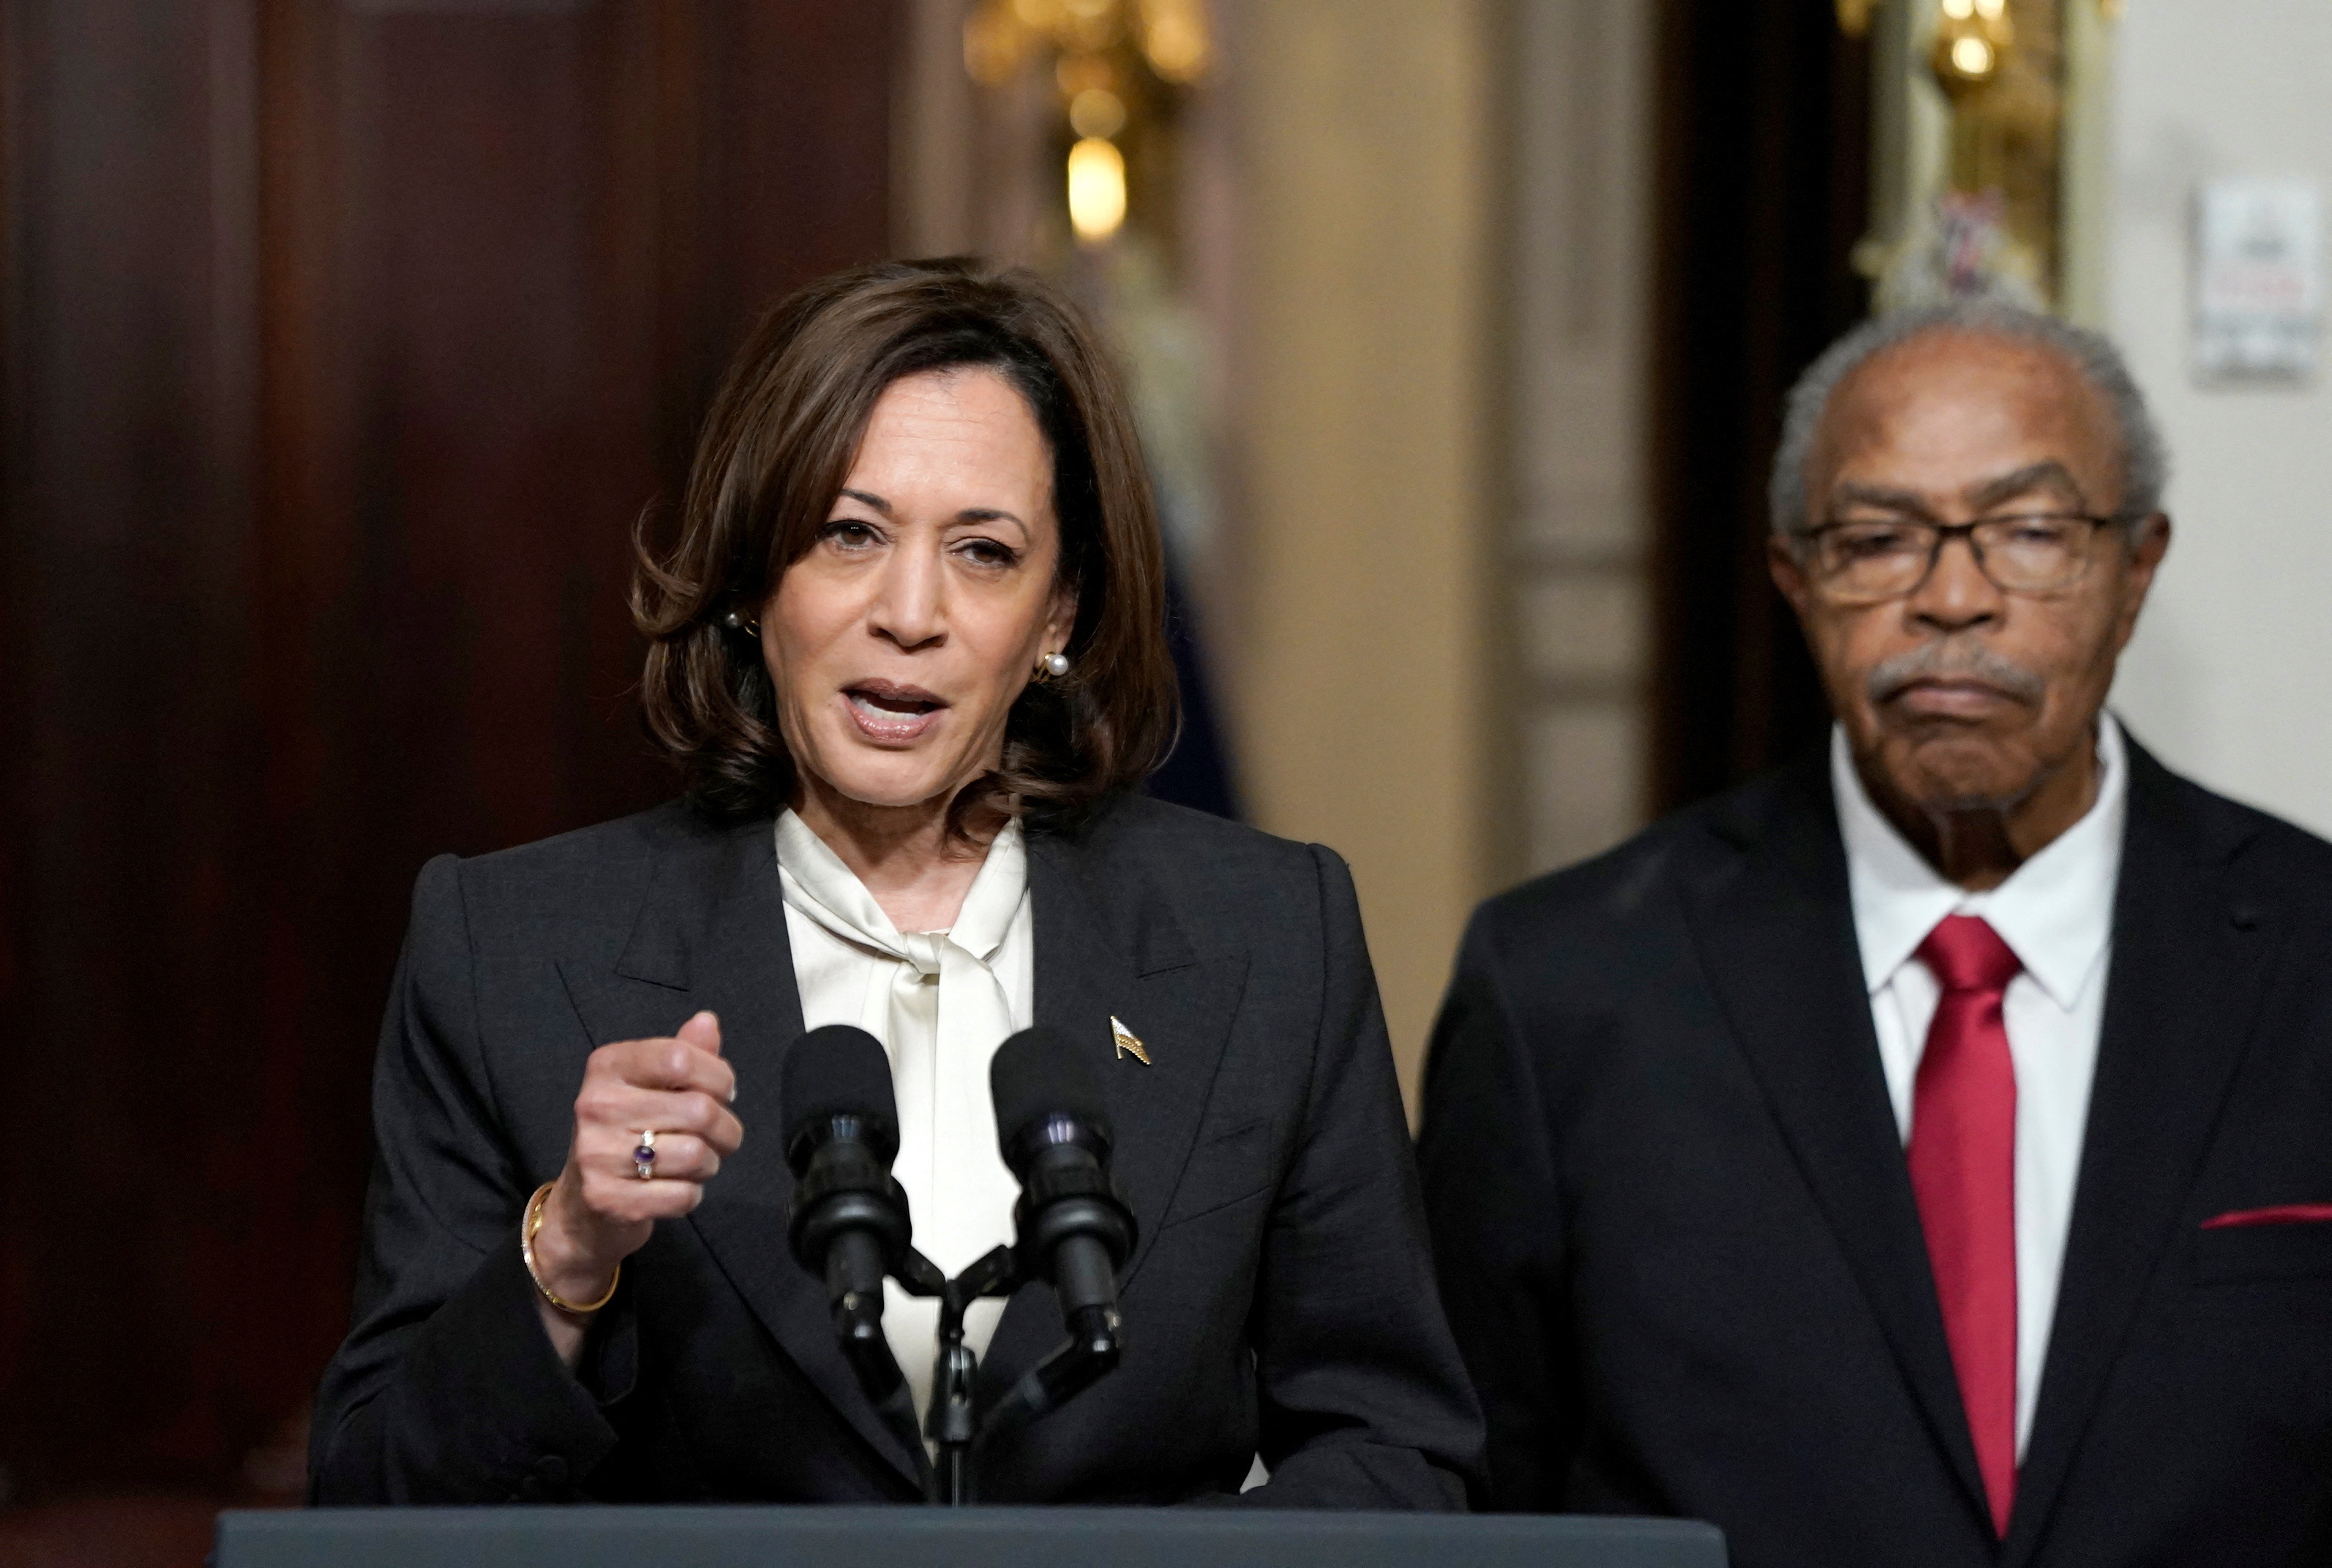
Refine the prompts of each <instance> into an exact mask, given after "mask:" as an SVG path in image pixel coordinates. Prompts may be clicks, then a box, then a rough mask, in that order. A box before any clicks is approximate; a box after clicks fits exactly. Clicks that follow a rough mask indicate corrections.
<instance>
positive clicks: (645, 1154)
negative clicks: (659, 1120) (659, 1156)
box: [632, 1127, 656, 1181]
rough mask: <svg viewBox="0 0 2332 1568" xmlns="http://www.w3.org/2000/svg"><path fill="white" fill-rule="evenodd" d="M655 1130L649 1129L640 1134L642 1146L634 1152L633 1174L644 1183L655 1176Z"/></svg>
mask: <svg viewBox="0 0 2332 1568" xmlns="http://www.w3.org/2000/svg"><path fill="white" fill-rule="evenodd" d="M655 1138H656V1135H655V1128H653V1127H651V1128H649V1129H647V1131H645V1132H644V1133H641V1134H640V1146H639V1147H638V1148H636V1149H635V1150H633V1151H632V1172H633V1174H635V1175H636V1176H637V1177H638V1178H639V1179H640V1180H641V1181H651V1180H653V1179H654V1178H655Z"/></svg>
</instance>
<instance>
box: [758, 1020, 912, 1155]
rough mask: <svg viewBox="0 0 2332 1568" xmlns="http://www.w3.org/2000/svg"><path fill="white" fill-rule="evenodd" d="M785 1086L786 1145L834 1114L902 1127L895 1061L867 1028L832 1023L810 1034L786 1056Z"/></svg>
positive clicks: (796, 1043)
mask: <svg viewBox="0 0 2332 1568" xmlns="http://www.w3.org/2000/svg"><path fill="white" fill-rule="evenodd" d="M781 1082H782V1085H783V1086H782V1087H781V1088H780V1089H779V1095H781V1100H780V1104H781V1105H782V1108H783V1109H784V1111H785V1117H786V1141H787V1143H792V1142H793V1139H794V1134H796V1133H799V1132H801V1131H803V1130H804V1129H805V1128H807V1127H809V1126H812V1125H815V1124H816V1123H820V1122H824V1121H827V1120H828V1119H829V1118H831V1117H835V1116H840V1115H855V1116H871V1117H875V1118H878V1119H880V1120H881V1121H883V1122H884V1123H888V1124H890V1125H891V1126H893V1127H896V1126H897V1125H898V1124H899V1101H898V1096H897V1095H895V1094H894V1093H893V1091H892V1088H891V1058H890V1057H888V1056H884V1054H883V1045H882V1042H881V1041H879V1040H877V1039H876V1038H875V1037H874V1036H873V1035H870V1034H868V1033H867V1032H866V1031H865V1029H861V1028H852V1027H851V1026H850V1025H848V1024H828V1025H827V1026H826V1027H825V1028H817V1029H812V1030H810V1031H809V1033H808V1034H806V1035H804V1036H802V1037H801V1038H799V1039H798V1040H796V1041H795V1042H794V1043H793V1048H792V1049H790V1050H788V1052H786V1066H785V1076H784V1078H783V1079H782V1080H781Z"/></svg>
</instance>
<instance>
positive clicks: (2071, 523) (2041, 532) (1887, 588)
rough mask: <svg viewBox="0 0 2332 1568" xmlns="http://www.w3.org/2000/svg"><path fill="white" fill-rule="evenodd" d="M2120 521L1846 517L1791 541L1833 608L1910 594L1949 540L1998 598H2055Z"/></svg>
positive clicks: (2062, 515)
mask: <svg viewBox="0 0 2332 1568" xmlns="http://www.w3.org/2000/svg"><path fill="white" fill-rule="evenodd" d="M2119 521H2121V520H2120V519H2118V518H2112V517H2085V516H2083V515H2081V514H2080V513H2079V512H2018V513H2016V514H2014V515H2013V516H2007V517H1985V518H1979V519H1977V520H1976V521H1974V522H1953V523H1942V522H1923V521H1916V520H1915V519H1911V518H1868V519H1862V518H1849V519H1841V520H1840V521H1833V522H1826V523H1823V524H1822V525H1821V527H1819V528H1811V529H1808V530H1806V531H1803V532H1802V533H1801V534H1799V535H1798V537H1799V539H1801V540H1803V541H1804V547H1805V552H1806V556H1807V558H1808V560H1809V564H1810V565H1811V568H1812V576H1813V579H1814V584H1815V587H1816V588H1819V589H1820V590H1821V594H1822V596H1823V597H1824V598H1828V599H1830V601H1831V602H1832V603H1836V604H1876V603H1878V602H1879V601H1880V600H1882V599H1891V598H1902V597H1903V596H1904V595H1906V594H1909V593H1915V592H1916V591H1917V590H1918V588H1920V586H1921V585H1922V584H1924V583H1925V582H1926V580H1927V578H1929V577H1930V576H1931V575H1933V573H1934V572H1935V562H1936V561H1938V560H1940V559H1943V554H1944V541H1945V540H1947V539H1953V538H1964V539H1965V540H1967V541H1968V549H1969V550H1971V551H1973V552H1974V556H1975V564H1976V569H1977V570H1979V571H1981V572H1983V575H1984V576H1985V577H1986V578H1988V579H1990V581H1991V582H1992V585H1993V587H1994V588H1999V589H2000V590H2001V591H2002V593H2025V594H2046V593H2057V592H2060V591H2061V590H2063V589H2065V588H2070V587H2072V586H2073V585H2074V584H2075V583H2077V582H2079V581H2080V580H2081V576H2082V574H2083V573H2084V572H2086V571H2088V567H2089V556H2090V550H2089V544H2090V541H2091V540H2093V539H2095V538H2096V537H2097V531H2098V530H2099V529H2101V528H2107V527H2111V526H2113V525H2114V524H2116V523H2117V522H2119Z"/></svg>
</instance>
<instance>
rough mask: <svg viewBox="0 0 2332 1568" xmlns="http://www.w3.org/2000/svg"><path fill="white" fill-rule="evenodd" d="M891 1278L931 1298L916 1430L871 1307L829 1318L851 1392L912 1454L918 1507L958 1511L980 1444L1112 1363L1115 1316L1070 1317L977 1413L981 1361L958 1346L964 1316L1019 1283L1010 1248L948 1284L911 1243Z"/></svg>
mask: <svg viewBox="0 0 2332 1568" xmlns="http://www.w3.org/2000/svg"><path fill="white" fill-rule="evenodd" d="M892 1277H893V1278H894V1279H896V1280H897V1281H898V1282H899V1287H900V1288H901V1289H902V1290H904V1291H905V1292H906V1293H907V1294H908V1295H909V1296H937V1297H938V1298H939V1304H940V1324H939V1356H938V1359H937V1361H936V1362H934V1363H933V1365H932V1402H931V1408H930V1410H927V1411H926V1412H925V1413H924V1417H923V1424H922V1430H920V1431H919V1430H917V1429H916V1426H915V1416H914V1399H913V1394H912V1393H911V1392H910V1391H909V1390H908V1388H907V1381H906V1379H905V1377H904V1376H903V1374H902V1373H901V1372H900V1371H899V1363H898V1362H897V1360H896V1359H895V1358H894V1357H893V1355H892V1354H891V1346H890V1342H889V1341H888V1340H886V1339H885V1338H884V1335H883V1329H882V1323H881V1313H880V1309H879V1307H878V1308H877V1309H876V1310H875V1311H874V1312H872V1313H867V1312H865V1311H863V1310H862V1311H860V1312H859V1313H856V1314H839V1313H838V1314H837V1315H836V1320H835V1327H836V1332H837V1333H839V1334H840V1335H841V1338H842V1351H843V1356H844V1359H846V1361H848V1362H849V1363H850V1370H851V1372H853V1373H854V1374H855V1376H856V1377H857V1379H858V1386H859V1388H860V1389H861V1390H862V1391H865V1395H866V1397H867V1398H868V1399H869V1400H870V1401H873V1402H874V1409H875V1412H876V1413H877V1414H878V1415H880V1416H881V1417H882V1419H883V1424H884V1427H885V1428H887V1429H889V1430H890V1431H891V1433H892V1435H894V1437H896V1438H898V1439H900V1441H902V1442H903V1443H904V1444H905V1445H906V1446H907V1448H908V1449H909V1451H911V1452H912V1453H913V1455H914V1457H915V1471H916V1478H917V1479H918V1480H919V1481H920V1482H921V1483H922V1491H923V1501H924V1502H926V1503H937V1504H943V1505H946V1506H951V1507H957V1506H962V1505H964V1504H966V1503H970V1502H974V1501H977V1500H978V1487H977V1484H976V1481H975V1470H976V1467H975V1464H974V1455H975V1452H976V1450H977V1449H978V1448H979V1447H980V1444H981V1443H982V1442H983V1441H984V1440H986V1439H988V1438H989V1437H991V1436H994V1435H995V1434H996V1433H999V1432H1003V1431H1009V1430H1011V1429H1014V1428H1017V1427H1020V1426H1024V1425H1026V1424H1027V1422H1029V1421H1032V1420H1036V1419H1037V1417H1039V1416H1043V1415H1047V1414H1048V1413H1050V1412H1051V1411H1053V1410H1057V1409H1058V1408H1060V1406H1062V1405H1063V1404H1066V1402H1067V1401H1069V1400H1070V1399H1071V1398H1072V1397H1073V1396H1075V1395H1076V1394H1078V1393H1080V1392H1082V1391H1084V1390H1085V1389H1086V1388H1088V1387H1090V1386H1091V1385H1092V1384H1093V1383H1094V1382H1095V1381H1096V1380H1097V1379H1099V1378H1100V1377H1101V1376H1102V1375H1103V1374H1104V1372H1109V1371H1110V1370H1111V1369H1112V1368H1113V1367H1114V1366H1116V1365H1117V1362H1118V1357H1119V1355H1120V1353H1121V1352H1122V1350H1123V1346H1122V1345H1121V1343H1120V1342H1119V1338H1118V1329H1119V1326H1120V1321H1121V1320H1120V1319H1119V1317H1118V1315H1117V1314H1116V1313H1114V1312H1109V1313H1102V1312H1099V1311H1089V1312H1080V1313H1077V1314H1075V1315H1074V1316H1073V1319H1072V1321H1071V1322H1069V1323H1068V1324H1067V1325H1066V1326H1067V1327H1068V1330H1069V1337H1068V1338H1067V1339H1066V1340H1065V1341H1064V1342H1063V1343H1061V1344H1060V1345H1059V1346H1058V1347H1057V1348H1056V1349H1055V1350H1054V1351H1053V1353H1051V1354H1050V1355H1047V1357H1046V1358H1045V1359H1044V1360H1043V1361H1041V1362H1038V1363H1037V1365H1036V1366H1035V1367H1034V1368H1032V1369H1031V1370H1030V1371H1029V1372H1028V1373H1027V1375H1026V1376H1024V1377H1022V1378H1021V1379H1020V1381H1019V1382H1017V1383H1015V1384H1013V1385H1012V1389H1011V1391H1009V1392H1008V1393H1007V1394H1006V1395H1005V1396H1004V1397H1003V1398H1002V1399H1000V1400H999V1401H996V1403H995V1405H994V1406H993V1407H992V1408H991V1409H989V1410H987V1411H985V1412H983V1411H981V1410H980V1409H979V1408H978V1405H977V1404H976V1402H975V1392H976V1385H977V1383H978V1382H979V1378H980V1357H979V1356H978V1355H977V1354H975V1353H973V1351H972V1348H971V1347H970V1345H968V1344H966V1343H964V1342H963V1315H964V1312H965V1310H966V1309H967V1308H969V1307H970V1305H971V1304H972V1303H973V1302H975V1301H978V1300H980V1299H981V1298H982V1297H984V1296H1010V1295H1011V1294H1012V1293H1013V1291H1014V1290H1016V1289H1018V1287H1019V1285H1020V1282H1021V1277H1022V1276H1021V1271H1020V1267H1019V1262H1018V1258H1017V1257H1016V1256H1015V1254H1014V1253H1013V1250H1012V1248H1008V1247H998V1248H991V1249H990V1250H989V1253H988V1254H987V1256H985V1257H981V1258H980V1260H979V1261H978V1262H977V1263H974V1264H973V1265H972V1266H971V1267H969V1268H967V1269H965V1270H964V1271H963V1272H962V1273H961V1274H959V1275H957V1276H955V1277H954V1278H953V1279H950V1278H949V1277H948V1276H946V1275H944V1274H941V1272H940V1270H939V1267H938V1265H936V1264H934V1263H932V1260H931V1259H930V1258H928V1257H924V1256H923V1255H922V1253H921V1252H918V1251H917V1250H915V1249H914V1248H912V1247H910V1248H907V1254H906V1257H904V1258H903V1259H902V1260H901V1263H900V1266H899V1270H898V1272H897V1273H896V1274H894V1275H893V1276H892ZM926 1439H928V1440H929V1442H930V1444H931V1448H925V1447H924V1443H925V1440H926ZM933 1449H936V1450H937V1455H938V1457H937V1461H936V1463H934V1461H933V1458H932V1450H933Z"/></svg>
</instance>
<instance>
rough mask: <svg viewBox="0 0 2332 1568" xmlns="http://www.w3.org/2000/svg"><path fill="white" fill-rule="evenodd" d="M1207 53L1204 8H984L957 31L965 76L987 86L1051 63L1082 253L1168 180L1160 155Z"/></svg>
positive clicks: (1059, 1) (1099, 4)
mask: <svg viewBox="0 0 2332 1568" xmlns="http://www.w3.org/2000/svg"><path fill="white" fill-rule="evenodd" d="M1212 54H1213V36H1212V33H1211V32H1210V30H1209V27H1208V24H1207V14H1206V8H1205V5H1204V0H980V4H979V5H977V6H975V7H974V9H973V10H972V12H971V14H970V15H969V16H968V17H966V18H965V20H964V25H963V60H964V67H965V69H966V70H967V71H969V72H970V73H971V75H972V78H973V80H975V81H979V82H980V83H981V84H983V85H985V86H988V87H992V88H1001V87H1004V86H1006V85H1008V83H1010V82H1011V81H1014V80H1015V79H1016V78H1018V77H1019V76H1020V74H1021V73H1022V72H1024V71H1026V70H1027V69H1028V68H1029V66H1030V65H1031V64H1032V63H1035V62H1042V61H1043V60H1045V59H1046V58H1047V57H1050V60H1051V63H1052V67H1053V70H1052V77H1053V90H1054V92H1055V95H1056V98H1057V100H1058V110H1059V114H1060V119H1059V120H1058V122H1057V126H1058V129H1060V130H1061V131H1063V132H1065V133H1066V135H1065V139H1066V141H1067V143H1068V146H1067V149H1066V154H1065V155H1064V157H1063V160H1062V163H1061V165H1060V167H1061V169H1062V177H1063V188H1064V189H1065V190H1066V196H1067V201H1068V214H1069V224H1070V227H1071V228H1072V229H1073V230H1074V231H1075V234H1076V236H1077V239H1078V240H1079V241H1080V242H1081V243H1082V244H1086V245H1098V244H1104V243H1106V242H1107V241H1108V240H1110V239H1111V238H1113V237H1114V236H1115V234H1117V232H1118V230H1119V229H1120V228H1122V227H1123V225H1124V223H1125V220H1126V216H1127V214H1128V212H1129V210H1130V209H1131V207H1132V206H1133V195H1134V194H1135V193H1136V191H1138V189H1139V187H1140V186H1142V182H1143V179H1144V177H1145V176H1147V177H1150V178H1152V179H1153V180H1156V179H1162V178H1164V177H1166V172H1165V171H1166V166H1168V165H1170V164H1171V158H1170V157H1167V156H1164V155H1163V154H1162V153H1161V150H1160V149H1159V148H1157V146H1156V144H1157V143H1158V142H1159V141H1160V140H1161V139H1162V138H1163V137H1164V136H1165V135H1166V134H1167V132H1168V130H1169V129H1170V128H1171V120H1172V118H1173V114H1172V111H1173V108H1174V103H1175V98H1176V95H1177V93H1178V92H1179V91H1180V89H1183V88H1186V87H1188V86H1190V84H1191V83H1193V82H1195V81H1198V80H1199V78H1200V77H1202V76H1203V75H1205V74H1206V72H1207V68H1208V66H1209V63H1210V61H1211V58H1212Z"/></svg>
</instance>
